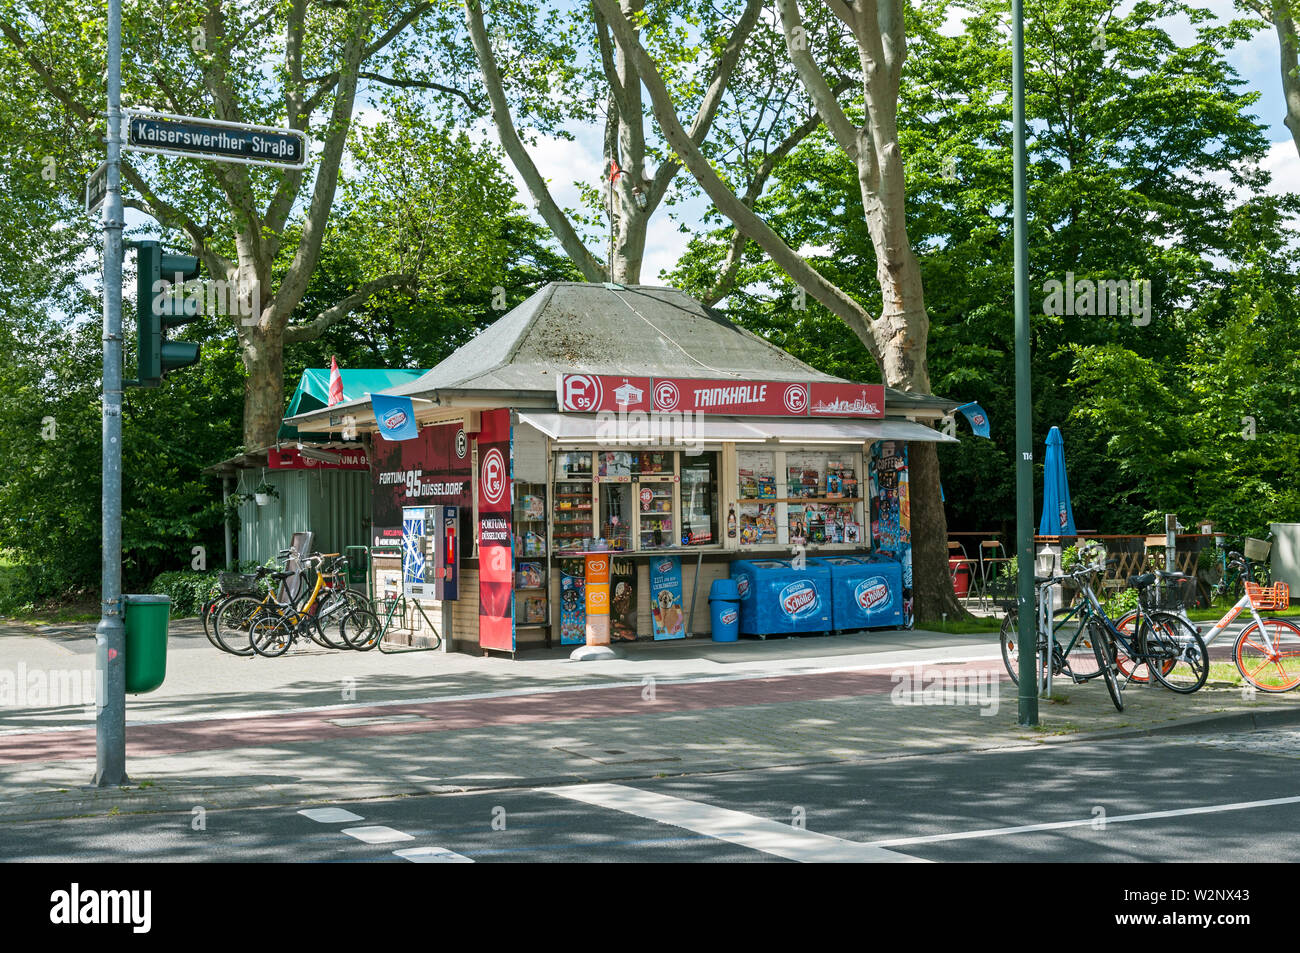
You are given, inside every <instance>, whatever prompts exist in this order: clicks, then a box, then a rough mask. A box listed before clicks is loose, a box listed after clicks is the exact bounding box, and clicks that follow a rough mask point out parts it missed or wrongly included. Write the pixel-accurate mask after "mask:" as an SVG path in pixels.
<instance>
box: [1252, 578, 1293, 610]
mask: <svg viewBox="0 0 1300 953" xmlns="http://www.w3.org/2000/svg"><path fill="white" fill-rule="evenodd" d="M1246 595H1248V596H1250V604H1251V605H1252V606H1254V607H1255V608H1256V609H1268V610H1270V611H1273V612H1276V611H1278V610H1280V609H1285V608H1286V607H1287V606H1289V605H1290V604H1291V587H1290V586H1288V585H1287V584H1286V583H1284V582H1275V583H1273V585H1271V586H1261V585H1260V584H1259V583H1257V582H1248V583H1246Z"/></svg>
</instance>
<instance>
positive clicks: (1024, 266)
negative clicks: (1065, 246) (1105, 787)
mask: <svg viewBox="0 0 1300 953" xmlns="http://www.w3.org/2000/svg"><path fill="white" fill-rule="evenodd" d="M1011 28H1012V38H1011V43H1012V53H1011V92H1012V110H1011V112H1012V117H1011V121H1012V124H1013V125H1014V126H1015V161H1014V164H1013V178H1014V187H1013V188H1014V198H1015V284H1016V288H1015V294H1016V556H1017V561H1016V564H1017V566H1018V568H1019V571H1018V572H1017V573H1016V579H1017V581H1018V583H1019V591H1018V593H1017V596H1016V598H1017V602H1018V603H1019V606H1020V610H1019V612H1018V613H1017V616H1016V618H1017V620H1018V623H1017V624H1018V629H1017V632H1016V637H1017V638H1018V639H1019V640H1020V685H1019V688H1020V696H1019V701H1020V706H1019V724H1021V725H1022V726H1025V727H1030V726H1033V725H1037V724H1038V678H1037V677H1036V676H1031V673H1034V672H1037V661H1036V656H1037V654H1038V634H1037V632H1036V631H1035V622H1036V620H1037V617H1038V613H1037V612H1036V611H1035V609H1036V607H1035V605H1034V452H1033V412H1034V406H1033V400H1032V398H1031V392H1030V389H1029V238H1028V235H1027V234H1026V232H1025V229H1026V215H1025V200H1026V197H1025V10H1024V0H1012V2H1011ZM1050 624H1051V622H1050V620H1049V622H1048V625H1050ZM1051 664H1052V660H1051V659H1050V658H1048V659H1047V665H1048V666H1050V665H1051Z"/></svg>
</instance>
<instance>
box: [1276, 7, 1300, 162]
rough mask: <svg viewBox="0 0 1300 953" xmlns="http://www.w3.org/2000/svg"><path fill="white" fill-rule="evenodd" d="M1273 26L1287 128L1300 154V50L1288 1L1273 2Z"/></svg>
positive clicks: (1299, 41) (1299, 42)
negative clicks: (1279, 61)
mask: <svg viewBox="0 0 1300 953" xmlns="http://www.w3.org/2000/svg"><path fill="white" fill-rule="evenodd" d="M1273 25H1274V26H1275V27H1276V28H1277V39H1278V44H1279V46H1280V47H1281V54H1282V94H1283V96H1284V97H1285V98H1286V127H1287V128H1288V129H1290V130H1291V138H1292V139H1293V140H1294V141H1295V147H1296V151H1297V152H1300V75H1297V73H1296V68H1297V65H1300V64H1298V63H1297V60H1298V58H1300V50H1298V49H1297V45H1298V44H1300V40H1298V39H1297V37H1296V28H1295V20H1294V19H1293V18H1292V16H1291V11H1290V8H1289V5H1288V3H1287V0H1273Z"/></svg>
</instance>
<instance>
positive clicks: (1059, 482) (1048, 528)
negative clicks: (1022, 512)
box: [1038, 427, 1076, 536]
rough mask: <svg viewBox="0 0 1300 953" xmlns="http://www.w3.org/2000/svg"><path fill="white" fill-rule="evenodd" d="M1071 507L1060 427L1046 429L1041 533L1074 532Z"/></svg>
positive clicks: (1069, 534)
mask: <svg viewBox="0 0 1300 953" xmlns="http://www.w3.org/2000/svg"><path fill="white" fill-rule="evenodd" d="M1075 532H1076V530H1075V528H1074V510H1073V509H1071V508H1070V483H1069V481H1068V480H1067V479H1066V476H1065V441H1064V440H1063V439H1062V438H1061V428H1060V427H1053V428H1052V429H1051V430H1049V431H1048V432H1047V458H1046V459H1045V460H1044V461H1043V515H1042V516H1041V517H1039V519H1038V534H1039V535H1040V536H1073V535H1075Z"/></svg>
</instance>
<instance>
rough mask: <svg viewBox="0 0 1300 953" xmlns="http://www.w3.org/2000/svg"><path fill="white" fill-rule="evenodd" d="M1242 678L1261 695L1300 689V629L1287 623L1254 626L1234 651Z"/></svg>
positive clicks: (1277, 621)
mask: <svg viewBox="0 0 1300 953" xmlns="http://www.w3.org/2000/svg"><path fill="white" fill-rule="evenodd" d="M1232 655H1233V658H1234V659H1235V660H1236V662H1237V671H1239V672H1241V677H1242V678H1244V679H1245V680H1246V681H1247V682H1249V683H1250V684H1251V685H1254V686H1255V687H1256V688H1258V689H1259V690H1260V691H1261V692H1289V691H1291V690H1292V689H1293V688H1295V687H1296V686H1297V685H1300V627H1298V626H1296V625H1295V623H1293V622H1288V621H1287V620H1285V619H1265V620H1264V629H1263V630H1262V631H1261V629H1260V627H1259V625H1258V624H1256V623H1255V622H1251V623H1250V625H1248V626H1246V628H1244V629H1242V631H1241V635H1239V636H1237V641H1236V644H1235V645H1233V648H1232Z"/></svg>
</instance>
